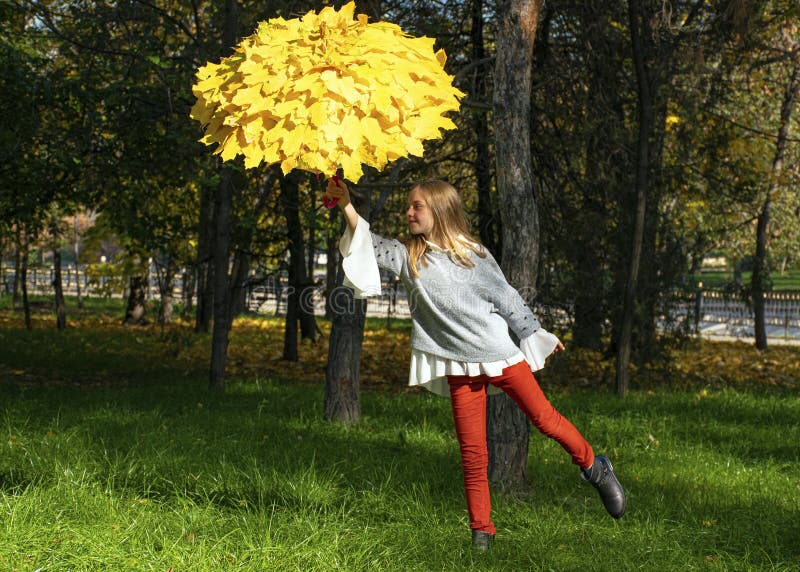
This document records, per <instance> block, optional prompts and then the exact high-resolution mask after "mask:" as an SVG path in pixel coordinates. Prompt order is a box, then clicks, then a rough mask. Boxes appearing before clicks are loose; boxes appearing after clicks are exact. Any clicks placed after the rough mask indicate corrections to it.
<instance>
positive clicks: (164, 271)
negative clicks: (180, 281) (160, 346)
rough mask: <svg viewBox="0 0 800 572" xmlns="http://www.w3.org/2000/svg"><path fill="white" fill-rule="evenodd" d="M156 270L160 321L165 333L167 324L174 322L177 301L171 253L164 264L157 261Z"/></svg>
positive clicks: (162, 330)
mask: <svg viewBox="0 0 800 572" xmlns="http://www.w3.org/2000/svg"><path fill="white" fill-rule="evenodd" d="M156 272H157V278H158V294H159V296H160V298H161V306H160V307H159V309H158V323H159V325H160V326H161V332H162V333H163V332H164V329H165V328H166V327H167V324H170V323H171V322H172V311H173V307H174V303H175V299H174V297H173V294H172V289H173V286H174V284H175V270H174V269H173V266H172V259H171V257H170V256H169V255H167V256H166V258H165V260H164V264H161V263H160V262H159V261H156Z"/></svg>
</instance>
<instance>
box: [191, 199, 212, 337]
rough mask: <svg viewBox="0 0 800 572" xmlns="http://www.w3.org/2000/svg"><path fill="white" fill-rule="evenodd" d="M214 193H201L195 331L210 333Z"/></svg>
mask: <svg viewBox="0 0 800 572" xmlns="http://www.w3.org/2000/svg"><path fill="white" fill-rule="evenodd" d="M215 218H216V217H215V216H214V193H213V192H212V190H211V189H210V188H209V187H204V188H203V189H202V191H201V193H200V224H199V228H198V233H197V234H198V245H197V309H196V313H195V327H194V329H195V331H196V332H198V333H199V332H205V333H207V332H209V331H210V329H211V317H212V310H213V308H214V263H213V252H214V220H215Z"/></svg>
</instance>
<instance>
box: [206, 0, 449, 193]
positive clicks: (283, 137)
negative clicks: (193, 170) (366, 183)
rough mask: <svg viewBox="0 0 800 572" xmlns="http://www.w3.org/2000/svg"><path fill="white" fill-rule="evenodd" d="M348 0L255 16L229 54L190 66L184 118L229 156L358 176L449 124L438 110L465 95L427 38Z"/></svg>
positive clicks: (414, 151) (416, 149) (248, 163)
mask: <svg viewBox="0 0 800 572" xmlns="http://www.w3.org/2000/svg"><path fill="white" fill-rule="evenodd" d="M354 12H355V4H354V3H353V2H351V3H349V4H346V5H345V6H343V7H342V8H341V9H340V10H339V11H338V12H337V11H336V10H334V9H333V8H324V9H323V10H322V11H320V12H319V14H317V13H315V12H309V13H308V14H306V15H305V16H303V17H302V18H299V19H297V18H296V19H291V20H284V19H283V18H273V19H271V20H269V21H266V22H261V23H260V24H259V25H258V29H257V31H256V33H255V34H253V35H252V36H249V37H247V38H245V39H244V40H243V41H242V42H241V43H240V44H239V45H238V46H237V47H236V49H235V52H234V54H233V55H232V56H230V57H227V58H223V59H222V61H220V63H218V64H215V63H212V62H209V63H208V64H206V65H205V66H203V67H201V68H200V69H199V70H198V72H197V83H196V84H195V85H194V86H193V88H192V92H193V93H194V95H195V96H196V97H197V103H196V104H195V105H194V107H193V108H192V111H191V117H192V118H193V119H196V120H197V121H199V122H200V123H201V124H202V125H203V127H204V128H205V136H204V137H203V138H202V139H201V141H202V142H203V143H205V144H207V145H213V144H215V143H216V144H217V148H216V149H215V150H214V153H217V154H219V155H221V157H222V159H223V160H225V161H227V160H229V159H232V158H234V157H235V156H236V155H243V156H244V164H245V167H246V168H251V167H257V166H259V165H260V164H262V163H264V164H267V165H273V164H276V163H277V164H280V166H281V170H282V171H283V173H284V174H286V173H288V172H289V171H291V170H292V169H295V168H299V169H305V170H308V171H312V172H315V173H335V172H336V171H337V168H341V169H342V171H343V173H344V176H345V178H347V179H350V180H352V181H357V180H358V179H360V178H361V175H362V174H363V171H362V164H367V165H371V166H373V167H376V168H378V169H382V168H383V167H384V166H385V165H386V163H387V162H389V161H392V160H395V159H398V158H400V157H406V156H408V155H415V156H421V155H422V152H423V147H422V142H423V141H425V140H428V139H438V138H441V132H440V129H454V128H455V124H454V123H453V122H452V121H451V120H450V119H448V118H447V117H445V114H446V113H447V112H448V111H456V110H458V108H459V98H460V97H463V96H464V94H463V93H462V92H461V91H459V90H458V89H456V88H455V87H453V85H452V80H453V78H452V76H450V75H448V74H447V73H446V72H445V71H444V63H445V60H446V56H445V54H444V51H442V50H439V51H438V52H436V53H434V51H433V44H434V40H433V39H432V38H426V37H420V38H415V37H411V36H409V35H408V34H406V33H404V32H403V31H402V30H401V29H400V27H399V26H397V25H395V24H391V23H388V22H377V23H372V24H370V23H367V16H366V15H364V14H359V15H358V16H356V17H355V19H354Z"/></svg>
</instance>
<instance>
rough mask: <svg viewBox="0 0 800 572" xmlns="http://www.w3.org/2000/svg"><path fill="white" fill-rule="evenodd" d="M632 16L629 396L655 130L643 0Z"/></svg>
mask: <svg viewBox="0 0 800 572" xmlns="http://www.w3.org/2000/svg"><path fill="white" fill-rule="evenodd" d="M628 15H629V19H630V30H631V45H632V51H633V62H634V68H635V71H636V86H637V95H638V100H637V103H638V112H639V126H638V138H637V154H636V168H635V179H634V184H633V194H634V195H635V197H636V214H635V218H634V223H633V236H632V241H631V254H630V259H629V260H628V271H627V276H626V281H625V294H624V297H623V307H622V321H621V326H620V335H619V343H618V345H617V371H616V380H617V384H616V385H617V393H618V394H619V395H625V394H626V393H627V392H628V389H629V384H630V379H629V378H630V374H629V371H628V368H629V365H630V357H631V337H632V334H633V319H634V311H635V304H636V287H637V281H638V279H639V266H640V264H641V255H642V243H643V239H644V224H645V213H646V208H647V192H648V188H647V187H648V182H649V177H648V170H649V168H650V142H651V141H650V139H651V136H652V129H653V95H652V93H651V91H650V88H651V78H650V77H649V73H648V70H647V67H646V64H645V57H644V56H645V54H644V49H645V48H644V45H643V40H642V36H645V35H647V34H649V33H650V31H649V30H650V28H649V25H648V21H647V18H646V16H645V14H643V10H642V6H641V2H640V1H639V0H630V2H629V7H628Z"/></svg>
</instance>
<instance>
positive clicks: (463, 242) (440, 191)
mask: <svg viewBox="0 0 800 572" xmlns="http://www.w3.org/2000/svg"><path fill="white" fill-rule="evenodd" d="M414 189H419V190H420V192H421V193H422V196H423V197H424V198H425V203H427V205H428V208H429V209H430V211H431V216H432V218H433V228H434V230H435V234H436V235H437V237H438V238H439V240H441V241H442V243H443V244H440V245H439V246H441V247H442V248H444V249H446V250H448V251H449V256H450V259H451V260H452V261H453V262H455V263H456V264H457V265H458V266H461V267H462V268H473V267H474V266H475V264H474V263H473V262H472V261H471V260H470V252H474V253H475V254H477V255H478V256H480V257H481V258H486V250H485V249H484V247H483V246H482V245H480V244H479V243H478V241H476V240H475V239H474V238H472V235H471V234H470V232H469V224H468V223H467V215H466V213H465V212H464V203H463V202H462V201H461V196H460V195H459V194H458V191H456V189H455V188H454V187H453V185H451V184H450V183H448V182H446V181H440V180H437V179H429V180H427V181H422V182H420V183H417V184H416V185H414V187H412V189H411V192H413V191H414ZM406 248H408V255H409V256H408V259H409V264H410V266H411V275H412V276H414V277H415V278H419V271H418V270H417V268H418V263H419V262H420V261H421V262H422V266H427V265H428V262H427V261H426V260H425V252H427V250H428V245H427V243H426V242H425V237H424V236H423V235H421V234H417V235H414V236H412V237H411V238H410V239H409V240H408V241H407V242H406Z"/></svg>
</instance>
